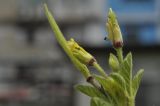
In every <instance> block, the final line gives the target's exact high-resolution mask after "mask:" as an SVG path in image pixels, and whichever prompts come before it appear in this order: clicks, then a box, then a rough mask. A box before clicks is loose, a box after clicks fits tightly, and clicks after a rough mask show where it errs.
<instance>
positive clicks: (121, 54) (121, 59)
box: [116, 48, 123, 64]
mask: <svg viewBox="0 0 160 106" xmlns="http://www.w3.org/2000/svg"><path fill="white" fill-rule="evenodd" d="M116 51H117V56H118V60H119V62H120V64H122V63H123V51H122V48H118V49H116Z"/></svg>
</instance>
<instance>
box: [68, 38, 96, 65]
mask: <svg viewBox="0 0 160 106" xmlns="http://www.w3.org/2000/svg"><path fill="white" fill-rule="evenodd" d="M67 44H68V47H69V49H70V50H71V52H72V53H73V55H74V56H75V57H76V58H77V59H78V60H79V61H80V62H81V63H83V64H85V65H89V66H92V65H93V63H94V62H96V60H95V59H94V57H93V56H92V55H91V54H89V53H88V52H86V51H85V50H84V49H83V48H82V47H80V46H79V45H78V44H77V43H76V42H75V41H74V39H70V40H69V41H68V42H67Z"/></svg>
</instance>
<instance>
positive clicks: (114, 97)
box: [94, 75, 125, 105]
mask: <svg viewBox="0 0 160 106" xmlns="http://www.w3.org/2000/svg"><path fill="white" fill-rule="evenodd" d="M94 77H95V79H96V80H97V81H98V82H99V83H100V84H101V85H102V86H103V87H104V89H105V91H106V92H107V94H108V97H109V98H110V100H111V102H112V103H114V104H115V105H117V104H119V103H120V101H124V99H125V90H124V89H122V87H121V86H120V84H119V83H117V82H116V81H115V80H114V79H113V78H112V77H110V76H108V77H107V78H104V77H101V76H97V75H95V76H94Z"/></svg>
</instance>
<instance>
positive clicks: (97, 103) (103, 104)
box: [90, 97, 114, 106]
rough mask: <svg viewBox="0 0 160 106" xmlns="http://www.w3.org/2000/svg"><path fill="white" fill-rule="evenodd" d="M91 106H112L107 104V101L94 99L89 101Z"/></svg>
mask: <svg viewBox="0 0 160 106" xmlns="http://www.w3.org/2000/svg"><path fill="white" fill-rule="evenodd" d="M90 104H91V106H114V105H112V104H110V103H108V102H107V101H104V100H103V99H100V98H97V97H94V98H92V99H91V103H90Z"/></svg>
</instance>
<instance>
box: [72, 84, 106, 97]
mask: <svg viewBox="0 0 160 106" xmlns="http://www.w3.org/2000/svg"><path fill="white" fill-rule="evenodd" d="M75 89H76V90H78V91H80V92H82V93H84V94H86V95H87V96H90V97H99V98H103V99H104V98H105V99H106V97H105V96H104V95H103V94H102V93H101V92H100V91H98V90H97V89H96V88H94V87H92V86H86V85H76V86H75Z"/></svg>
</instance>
